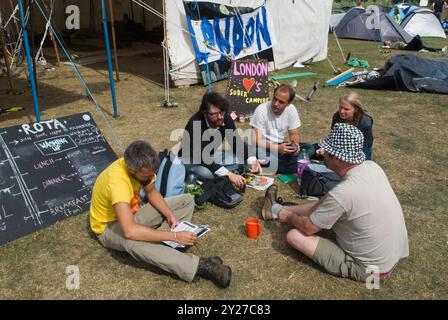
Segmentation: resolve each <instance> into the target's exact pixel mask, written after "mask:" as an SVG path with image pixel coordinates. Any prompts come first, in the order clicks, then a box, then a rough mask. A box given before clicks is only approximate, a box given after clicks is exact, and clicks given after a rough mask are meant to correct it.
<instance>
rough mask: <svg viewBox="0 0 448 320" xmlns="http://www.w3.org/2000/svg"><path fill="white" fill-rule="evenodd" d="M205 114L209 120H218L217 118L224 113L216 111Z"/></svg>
mask: <svg viewBox="0 0 448 320" xmlns="http://www.w3.org/2000/svg"><path fill="white" fill-rule="evenodd" d="M207 113H208V115H209V116H210V118H218V117H219V116H221V117H223V116H224V114H225V112H224V111H218V112H213V113H210V112H207Z"/></svg>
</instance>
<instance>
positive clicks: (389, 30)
mask: <svg viewBox="0 0 448 320" xmlns="http://www.w3.org/2000/svg"><path fill="white" fill-rule="evenodd" d="M373 14H376V13H374V12H368V11H366V10H365V9H363V8H359V7H356V8H353V9H351V10H350V11H349V12H347V13H346V14H345V16H344V17H343V18H342V20H341V21H340V22H339V23H338V25H337V26H336V27H335V28H334V33H336V35H337V36H338V37H339V38H344V39H358V40H370V41H377V42H384V41H386V40H390V41H392V42H395V41H403V42H405V43H409V42H410V41H411V40H412V36H411V35H409V34H408V33H407V32H406V31H404V30H403V28H402V27H400V25H399V24H397V23H396V22H395V21H393V19H392V18H391V17H389V15H388V14H387V13H385V12H380V13H379V21H377V22H379V23H378V26H377V27H376V28H369V26H370V24H369V23H371V21H374V19H372V18H371V15H373Z"/></svg>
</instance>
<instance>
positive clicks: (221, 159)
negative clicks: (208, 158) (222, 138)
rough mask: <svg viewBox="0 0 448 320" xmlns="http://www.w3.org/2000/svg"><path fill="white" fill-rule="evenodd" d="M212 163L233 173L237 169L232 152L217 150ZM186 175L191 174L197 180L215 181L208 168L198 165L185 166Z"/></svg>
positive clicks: (236, 162)
mask: <svg viewBox="0 0 448 320" xmlns="http://www.w3.org/2000/svg"><path fill="white" fill-rule="evenodd" d="M213 157H214V162H215V163H216V164H220V165H222V166H224V167H226V168H227V169H228V170H230V171H233V170H236V169H238V164H239V163H240V162H239V161H238V158H237V156H236V155H234V154H233V152H232V150H227V149H224V150H223V149H219V150H217V151H216V152H215V154H214V156H213ZM185 170H186V175H187V176H188V175H189V174H191V173H193V174H194V175H195V176H196V178H197V179H198V180H201V181H207V180H213V179H215V175H214V174H213V172H211V171H210V169H209V168H207V167H204V166H203V165H200V164H185Z"/></svg>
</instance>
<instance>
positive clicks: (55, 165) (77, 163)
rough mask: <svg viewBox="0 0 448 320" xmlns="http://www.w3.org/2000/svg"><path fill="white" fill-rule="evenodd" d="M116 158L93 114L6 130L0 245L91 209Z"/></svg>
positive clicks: (0, 156)
mask: <svg viewBox="0 0 448 320" xmlns="http://www.w3.org/2000/svg"><path fill="white" fill-rule="evenodd" d="M115 159H117V156H116V155H115V153H114V152H113V150H112V148H111V147H110V146H109V144H108V143H107V141H106V139H105V138H104V136H103V135H102V134H101V132H100V130H99V129H98V127H97V126H96V124H95V121H94V120H93V118H92V116H91V115H90V113H88V112H86V113H81V114H76V115H72V116H68V117H63V118H58V119H52V120H48V121H42V122H37V123H33V124H23V125H20V126H14V127H9V128H4V129H0V244H4V243H6V242H8V241H11V240H14V239H17V238H19V237H22V236H24V235H27V234H30V233H32V232H34V231H36V230H39V229H42V228H45V227H47V226H49V225H51V224H53V223H55V222H57V221H60V220H62V219H64V218H66V217H70V216H73V215H77V214H79V213H81V212H85V211H88V209H89V206H90V199H91V194H92V188H93V184H94V182H95V179H96V177H97V176H98V174H99V173H100V172H101V171H102V170H103V169H105V168H106V167H107V166H108V165H109V164H110V163H111V162H113V161H114V160H115Z"/></svg>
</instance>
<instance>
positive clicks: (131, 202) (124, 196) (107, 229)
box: [90, 141, 232, 288]
mask: <svg viewBox="0 0 448 320" xmlns="http://www.w3.org/2000/svg"><path fill="white" fill-rule="evenodd" d="M159 165H160V160H159V155H158V153H157V152H156V151H155V150H154V149H153V147H152V146H151V145H150V144H148V143H146V142H144V141H135V142H133V143H131V144H130V145H129V146H128V147H127V148H126V151H125V153H124V157H123V158H119V159H118V160H116V161H115V162H113V163H112V164H111V165H110V166H109V167H107V168H106V169H105V170H104V171H103V172H102V173H101V174H100V175H99V176H98V178H97V180H96V181H95V185H94V187H93V192H92V201H91V205H90V226H91V229H92V231H93V232H94V233H95V235H96V236H97V238H98V240H99V242H100V243H101V244H102V245H103V246H104V247H106V248H108V249H113V250H117V251H123V252H127V253H129V254H130V255H131V256H132V257H133V258H134V259H136V260H139V261H143V262H145V263H148V264H150V265H153V266H156V267H158V268H160V269H162V270H165V271H166V272H169V273H172V274H175V275H177V276H178V277H179V278H181V279H183V280H185V281H188V282H190V281H192V280H194V279H197V278H199V277H204V278H207V279H210V280H212V281H214V282H215V283H216V284H217V285H218V286H220V287H224V288H225V287H228V286H229V285H230V281H231V278H232V270H231V269H230V267H228V266H226V265H224V264H223V261H222V259H221V258H220V257H212V258H200V257H197V256H195V255H191V254H187V253H184V252H180V251H178V250H176V249H173V248H171V247H169V246H167V245H164V244H163V243H162V241H175V242H178V243H180V244H183V245H188V246H190V245H193V244H195V242H196V241H197V236H196V235H195V234H194V233H192V232H187V231H180V232H174V231H173V229H174V228H175V226H176V225H178V224H179V223H180V221H191V219H192V216H193V211H194V200H193V197H192V196H191V195H189V194H182V195H179V196H175V197H171V198H166V199H164V198H163V197H162V196H161V195H160V193H159V191H157V189H156V188H155V187H154V182H155V181H156V179H157V176H156V172H157V169H158V167H159ZM141 188H144V191H145V192H146V197H147V199H148V201H149V203H148V204H146V205H145V206H143V207H139V203H140V190H141Z"/></svg>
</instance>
